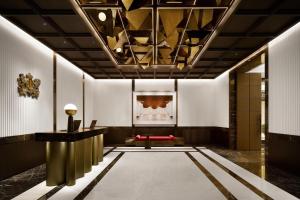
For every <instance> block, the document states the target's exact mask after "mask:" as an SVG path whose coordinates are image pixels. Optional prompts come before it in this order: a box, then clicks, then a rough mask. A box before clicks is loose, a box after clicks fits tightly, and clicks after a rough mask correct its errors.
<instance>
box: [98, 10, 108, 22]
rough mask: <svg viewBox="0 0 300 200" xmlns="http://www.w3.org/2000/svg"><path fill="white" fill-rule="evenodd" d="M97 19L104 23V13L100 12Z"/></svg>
mask: <svg viewBox="0 0 300 200" xmlns="http://www.w3.org/2000/svg"><path fill="white" fill-rule="evenodd" d="M98 18H99V19H100V21H102V22H104V21H105V20H106V14H105V13H104V12H100V13H99V14H98Z"/></svg>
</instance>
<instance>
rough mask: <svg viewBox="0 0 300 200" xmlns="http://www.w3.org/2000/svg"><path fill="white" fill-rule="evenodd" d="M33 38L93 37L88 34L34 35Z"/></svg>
mask: <svg viewBox="0 0 300 200" xmlns="http://www.w3.org/2000/svg"><path fill="white" fill-rule="evenodd" d="M33 37H35V38H52V37H64V38H82V37H93V36H92V34H90V33H34V34H33Z"/></svg>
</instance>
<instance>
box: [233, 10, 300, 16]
mask: <svg viewBox="0 0 300 200" xmlns="http://www.w3.org/2000/svg"><path fill="white" fill-rule="evenodd" d="M235 15H236V16H254V17H267V16H269V15H278V16H281V15H288V16H300V10H299V9H280V10H277V11H276V12H274V13H272V10H260V9H239V10H237V11H236V13H235Z"/></svg>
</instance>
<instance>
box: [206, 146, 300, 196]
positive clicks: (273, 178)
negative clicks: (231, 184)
mask: <svg viewBox="0 0 300 200" xmlns="http://www.w3.org/2000/svg"><path fill="white" fill-rule="evenodd" d="M208 148H210V149H212V150H213V151H214V152H216V153H218V154H219V155H221V156H223V157H224V158H227V159H228V160H230V161H232V162H234V163H236V164H237V165H239V166H241V167H243V168H245V169H247V170H248V171H250V172H252V173H254V174H256V175H257V176H259V177H261V178H263V179H265V180H267V181H269V182H270V183H272V184H274V185H276V186H278V187H280V188H282V189H283V190H285V191H287V192H289V193H291V194H293V195H294V196H296V197H298V198H300V176H296V175H295V174H292V173H289V172H287V171H285V170H282V169H280V168H278V167H276V166H274V165H268V164H267V163H266V162H265V149H264V148H262V149H261V151H233V150H228V149H222V148H219V147H212V146H211V147H208Z"/></svg>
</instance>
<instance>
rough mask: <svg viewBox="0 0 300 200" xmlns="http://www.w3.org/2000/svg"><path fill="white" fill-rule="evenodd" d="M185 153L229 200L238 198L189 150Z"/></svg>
mask: <svg viewBox="0 0 300 200" xmlns="http://www.w3.org/2000/svg"><path fill="white" fill-rule="evenodd" d="M185 154H186V155H187V156H188V157H189V158H190V159H191V160H192V162H193V163H194V164H195V165H196V166H197V167H198V169H199V170H200V171H201V172H202V173H203V174H204V175H205V176H206V177H207V178H208V179H209V180H210V181H211V182H212V183H213V184H214V185H215V186H216V188H217V189H218V190H219V191H220V192H221V193H222V194H223V195H224V196H225V197H226V198H227V199H229V200H236V199H237V198H236V197H235V196H233V194H232V193H231V192H230V191H229V190H227V189H226V188H225V187H224V186H223V185H222V184H221V183H220V182H219V181H218V180H217V179H216V178H215V177H214V176H213V175H212V174H211V173H210V172H209V171H208V170H207V169H205V168H204V167H203V166H202V165H201V164H200V163H199V162H198V161H197V160H196V159H195V158H194V157H193V156H192V155H191V154H190V153H189V152H185Z"/></svg>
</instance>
